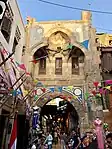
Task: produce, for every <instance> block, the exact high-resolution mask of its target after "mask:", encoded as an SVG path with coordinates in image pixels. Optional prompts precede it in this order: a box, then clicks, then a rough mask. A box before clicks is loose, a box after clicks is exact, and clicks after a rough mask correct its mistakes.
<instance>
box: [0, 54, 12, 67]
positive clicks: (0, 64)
mask: <svg viewBox="0 0 112 149" xmlns="http://www.w3.org/2000/svg"><path fill="white" fill-rule="evenodd" d="M13 54H14V52H13V53H11V54H10V55H9V56H8V57H7V58H6V59H5V60H4V61H3V62H2V63H0V67H1V66H2V65H3V64H5V62H6V61H7V60H8V59H9V58H10V57H11V56H12V55H13Z"/></svg>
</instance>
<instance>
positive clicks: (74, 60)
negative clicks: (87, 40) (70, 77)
mask: <svg viewBox="0 0 112 149" xmlns="http://www.w3.org/2000/svg"><path fill="white" fill-rule="evenodd" d="M72 74H79V61H78V57H72Z"/></svg>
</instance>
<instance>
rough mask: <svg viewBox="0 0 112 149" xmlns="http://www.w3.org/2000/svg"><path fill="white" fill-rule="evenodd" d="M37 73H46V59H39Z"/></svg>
mask: <svg viewBox="0 0 112 149" xmlns="http://www.w3.org/2000/svg"><path fill="white" fill-rule="evenodd" d="M39 74H46V59H40V61H39Z"/></svg>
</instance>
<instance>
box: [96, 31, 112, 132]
mask: <svg viewBox="0 0 112 149" xmlns="http://www.w3.org/2000/svg"><path fill="white" fill-rule="evenodd" d="M96 44H97V49H98V50H99V51H100V52H101V55H100V58H101V65H100V68H101V77H102V81H103V83H102V84H103V86H104V87H105V85H106V84H105V83H104V82H105V80H112V35H111V34H104V33H102V34H97V35H96ZM109 85H112V83H110V84H109ZM103 98H104V120H105V122H107V123H108V124H109V128H110V129H112V118H111V117H112V91H111V88H110V91H108V92H106V95H105V96H104V97H103Z"/></svg>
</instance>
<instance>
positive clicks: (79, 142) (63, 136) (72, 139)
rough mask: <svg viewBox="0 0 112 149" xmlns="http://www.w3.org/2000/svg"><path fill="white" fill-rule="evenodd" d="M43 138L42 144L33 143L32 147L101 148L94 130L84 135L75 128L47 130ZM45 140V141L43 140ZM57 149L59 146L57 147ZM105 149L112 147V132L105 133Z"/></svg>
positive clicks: (37, 148) (34, 148) (64, 148)
mask: <svg viewBox="0 0 112 149" xmlns="http://www.w3.org/2000/svg"><path fill="white" fill-rule="evenodd" d="M42 136H43V138H44V139H42V138H41V142H40V144H41V145H40V146H38V147H37V146H36V145H35V144H33V146H32V148H31V149H52V148H53V146H54V147H55V146H57V144H58V147H59V149H100V148H98V143H97V136H96V134H95V133H94V132H86V133H84V134H83V135H82V136H80V134H79V133H77V132H76V131H75V130H72V131H71V132H70V133H68V134H67V133H65V132H62V131H61V130H55V131H54V132H51V133H50V132H47V133H46V134H45V135H43V134H42ZM42 140H43V141H42ZM56 149H57V148H56ZM104 149H112V133H110V132H105V133H104Z"/></svg>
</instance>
